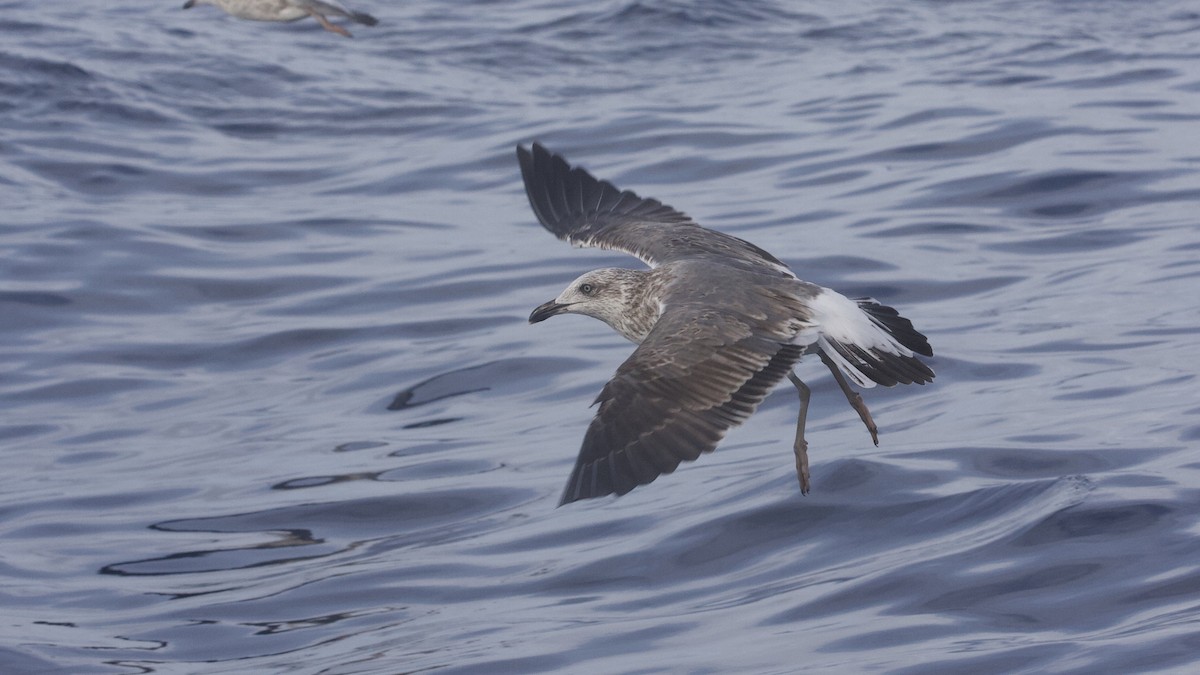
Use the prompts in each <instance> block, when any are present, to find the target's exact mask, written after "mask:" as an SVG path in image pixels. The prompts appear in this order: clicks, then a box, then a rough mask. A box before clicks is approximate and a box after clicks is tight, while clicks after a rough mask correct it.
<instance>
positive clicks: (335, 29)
mask: <svg viewBox="0 0 1200 675" xmlns="http://www.w3.org/2000/svg"><path fill="white" fill-rule="evenodd" d="M306 11H307V12H308V15H309V16H311V17H312V18H314V19H316V20H317V22H318V23H320V24H321V27H322V28H324V29H325V30H327V31H329V32H330V33H337V34H338V35H344V36H346V37H354V36H353V35H351V34H350V31H348V30H346V29H345V28H342V27H341V26H339V25H337V24H333V23H330V22H329V19H326V18H325V15H324V14H321V13H320V12H318V11H316V10H315V9H312V8H309V9H308V10H306Z"/></svg>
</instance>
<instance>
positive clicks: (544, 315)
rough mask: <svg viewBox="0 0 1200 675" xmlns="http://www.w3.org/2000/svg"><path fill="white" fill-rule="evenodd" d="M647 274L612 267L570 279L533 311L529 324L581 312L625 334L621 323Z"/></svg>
mask: <svg viewBox="0 0 1200 675" xmlns="http://www.w3.org/2000/svg"><path fill="white" fill-rule="evenodd" d="M647 274H648V272H642V271H638V270H626V269H620V268H616V267H609V268H605V269H600V270H592V271H591V272H588V273H587V274H584V275H582V276H580V277H579V278H578V279H576V280H575V281H572V282H571V283H570V284H569V285H568V286H567V287H566V289H564V290H563V292H562V293H559V294H558V297H557V298H555V299H553V300H551V301H550V302H547V303H544V304H542V305H539V306H538V308H537V309H535V310H533V313H532V314H530V315H529V323H538V322H539V321H545V320H546V319H549V318H550V317H552V316H555V315H557V314H583V315H586V316H590V317H593V318H596V319H600V320H601V321H603V322H604V323H607V324H608V325H610V326H612V327H613V328H614V329H616V330H617V331H618V332H620V333H621V334H622V335H626V330H625V327H626V326H625V324H627V323H628V321H629V315H630V313H631V312H632V311H633V305H634V304H635V300H634V295H635V294H634V291H635V290H637V289H639V288H641V286H642V284H643V283H644V282H645V277H646V275H647ZM626 337H630V336H629V335H626ZM630 339H633V338H632V337H631V338H630Z"/></svg>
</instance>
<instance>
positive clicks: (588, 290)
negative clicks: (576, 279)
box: [579, 284, 596, 295]
mask: <svg viewBox="0 0 1200 675" xmlns="http://www.w3.org/2000/svg"><path fill="white" fill-rule="evenodd" d="M579 292H580V293H583V294H584V295H591V294H592V293H595V292H596V287H595V286H593V285H591V284H579Z"/></svg>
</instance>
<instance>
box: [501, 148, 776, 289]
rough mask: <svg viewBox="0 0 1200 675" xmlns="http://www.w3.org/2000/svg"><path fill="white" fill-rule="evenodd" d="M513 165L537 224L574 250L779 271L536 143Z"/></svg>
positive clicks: (747, 248) (750, 247) (741, 245)
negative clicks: (710, 259)
mask: <svg viewBox="0 0 1200 675" xmlns="http://www.w3.org/2000/svg"><path fill="white" fill-rule="evenodd" d="M517 160H518V162H520V164H521V177H522V178H523V179H524V181H525V193H526V194H527V195H528V196H529V205H530V206H531V207H533V212H534V214H535V215H536V216H537V219H538V221H540V222H541V223H542V225H543V226H544V227H545V228H546V229H547V230H549V231H550V232H551V233H552V234H553V235H554V236H556V237H558V238H559V239H562V240H564V241H568V242H570V243H572V244H574V245H576V246H590V247H595V248H603V249H610V250H616V251H623V252H625V253H629V254H630V255H633V256H636V257H638V258H641V259H642V260H643V261H644V262H646V263H647V264H649V265H659V264H662V263H666V262H670V261H672V260H680V259H683V258H689V257H697V256H714V255H715V256H721V257H726V256H728V257H732V258H734V259H741V260H742V261H745V262H751V263H769V264H771V265H777V266H779V267H783V263H781V262H780V261H779V260H777V259H776V258H775V256H773V255H771V254H770V253H767V252H766V251H764V250H762V249H761V248H759V247H757V246H755V245H754V244H751V243H750V242H747V241H743V240H741V239H738V238H737V237H734V236H731V235H728V234H725V233H723V232H717V231H716V230H709V229H706V228H703V227H700V226H699V225H697V224H696V223H695V222H694V221H693V220H692V219H691V218H689V217H688V216H686V215H685V214H683V213H681V212H679V211H676V210H675V209H673V208H671V207H670V206H667V205H665V204H663V203H662V202H660V201H658V200H657V199H643V198H642V197H639V196H637V194H635V193H633V192H631V191H629V190H620V189H618V188H617V187H615V186H614V185H613V184H612V183H609V182H608V181H602V180H597V179H596V178H595V177H593V176H592V175H591V174H589V173H588V172H587V171H585V170H583V169H582V168H579V167H575V168H572V167H571V165H569V164H568V163H567V161H566V160H565V159H563V158H562V157H560V156H559V155H555V154H553V153H551V152H550V151H549V150H547V149H546V148H544V147H542V145H541V144H539V143H534V144H533V147H532V149H531V150H526V149H525V148H523V147H521V146H519V145H518V146H517Z"/></svg>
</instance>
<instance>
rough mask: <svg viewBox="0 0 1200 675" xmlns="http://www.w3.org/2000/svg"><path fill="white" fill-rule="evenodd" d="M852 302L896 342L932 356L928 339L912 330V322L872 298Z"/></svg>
mask: <svg viewBox="0 0 1200 675" xmlns="http://www.w3.org/2000/svg"><path fill="white" fill-rule="evenodd" d="M854 301H855V302H857V303H858V306H859V307H860V308H861V309H862V310H863V311H864V312H866V313H867V314H868V315H870V317H871V318H872V319H873V320H874V321H875V323H877V324H879V325H880V326H882V327H883V329H884V330H886V331H887V332H888V335H891V336H892V337H894V338H896V341H897V342H899V343H900V344H902V345H904V346H905V347H907V348H909V349H911V350H912V351H914V352H916V353H918V354H920V355H922V356H933V347H930V346H929V339H928V338H926V337H925V336H924V335H922V334H921V333H920V332H919V331H918V330H917V329H916V328H913V325H912V321H909V320H908V319H906V318H904V317H902V316H900V312H897V311H896V310H895V309H892V308H891V307H888V306H887V305H882V304H880V303H879V302H878V301H877V300H875V299H874V298H856V299H855V300H854ZM926 370H928V368H926Z"/></svg>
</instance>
